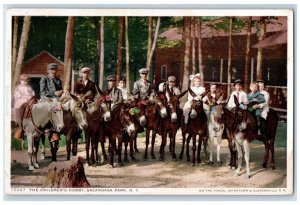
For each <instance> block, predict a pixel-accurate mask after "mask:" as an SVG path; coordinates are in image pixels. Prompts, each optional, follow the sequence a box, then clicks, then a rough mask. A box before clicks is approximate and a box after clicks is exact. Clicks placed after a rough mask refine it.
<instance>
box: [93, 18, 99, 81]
mask: <svg viewBox="0 0 300 205" xmlns="http://www.w3.org/2000/svg"><path fill="white" fill-rule="evenodd" d="M94 22H95V29H96V33H95V38H96V48H97V52H96V62H95V75H94V77H95V78H94V82H95V83H96V84H99V70H100V69H99V65H100V63H99V61H100V19H99V17H94Z"/></svg>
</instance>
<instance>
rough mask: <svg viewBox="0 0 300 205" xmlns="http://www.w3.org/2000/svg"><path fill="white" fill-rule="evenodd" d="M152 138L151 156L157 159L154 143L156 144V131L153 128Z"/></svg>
mask: <svg viewBox="0 0 300 205" xmlns="http://www.w3.org/2000/svg"><path fill="white" fill-rule="evenodd" d="M151 135H152V139H151V157H152V159H156V156H155V154H154V145H155V137H156V131H154V130H152V134H151Z"/></svg>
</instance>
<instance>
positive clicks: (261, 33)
mask: <svg viewBox="0 0 300 205" xmlns="http://www.w3.org/2000/svg"><path fill="white" fill-rule="evenodd" d="M259 21H260V22H259V31H258V42H260V41H262V40H263V39H264V38H265V35H266V17H260V20H259ZM262 66H263V49H262V48H258V51H257V67H256V80H258V79H262Z"/></svg>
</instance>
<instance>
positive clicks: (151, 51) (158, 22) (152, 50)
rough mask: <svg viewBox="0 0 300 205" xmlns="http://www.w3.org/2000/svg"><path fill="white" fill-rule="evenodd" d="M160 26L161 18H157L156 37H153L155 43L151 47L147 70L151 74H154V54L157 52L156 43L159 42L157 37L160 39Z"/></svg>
mask: <svg viewBox="0 0 300 205" xmlns="http://www.w3.org/2000/svg"><path fill="white" fill-rule="evenodd" d="M159 26H160V17H157V21H156V27H155V33H154V37H153V43H152V46H151V50H150V53H149V55H148V56H147V65H146V68H148V69H149V73H152V71H151V63H152V56H153V53H154V50H155V47H156V41H157V37H158V31H159Z"/></svg>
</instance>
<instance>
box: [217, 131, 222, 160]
mask: <svg viewBox="0 0 300 205" xmlns="http://www.w3.org/2000/svg"><path fill="white" fill-rule="evenodd" d="M221 142H222V136H218V138H217V162H218V164H219V165H222V161H221V157H220V155H221Z"/></svg>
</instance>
